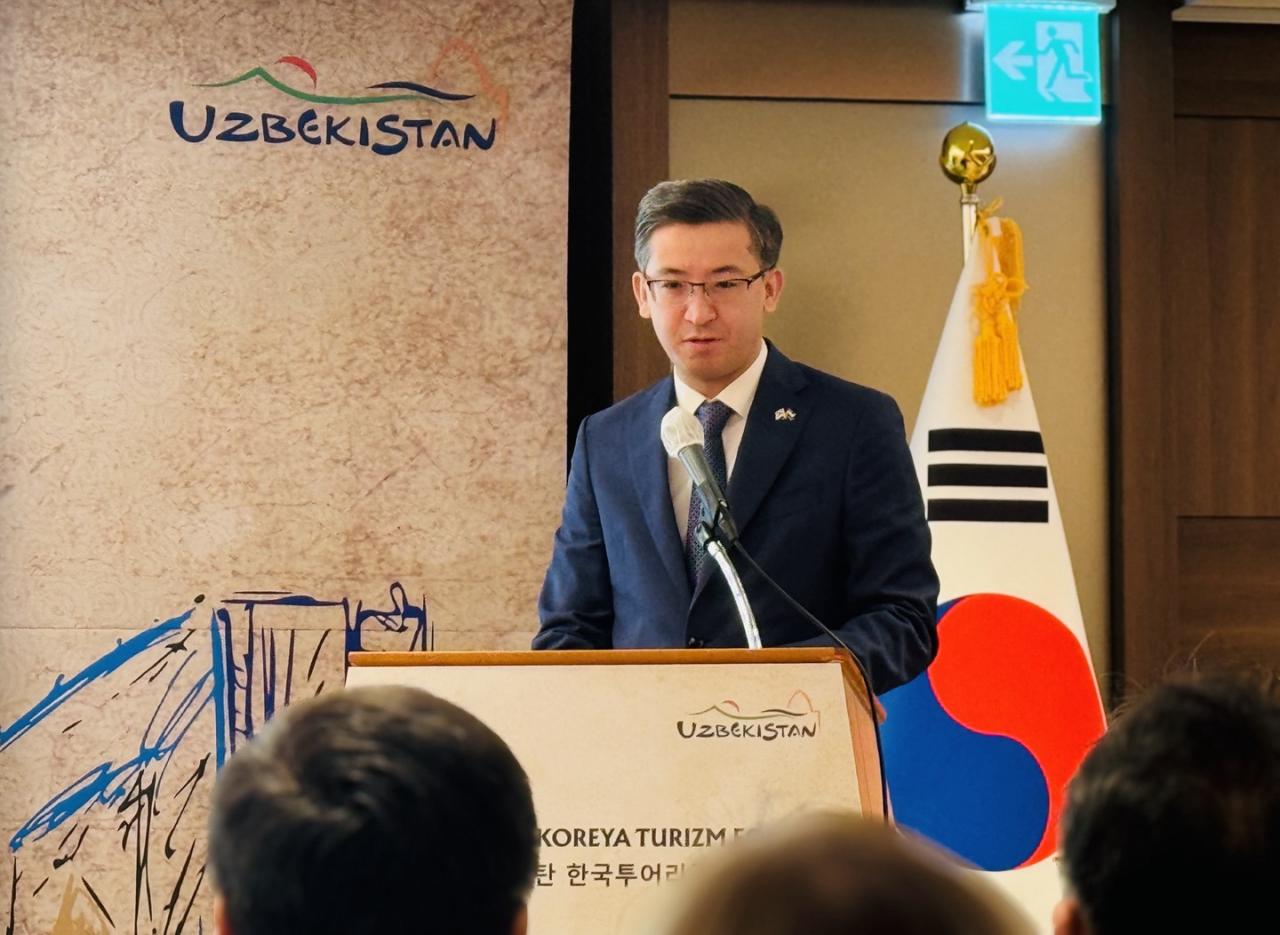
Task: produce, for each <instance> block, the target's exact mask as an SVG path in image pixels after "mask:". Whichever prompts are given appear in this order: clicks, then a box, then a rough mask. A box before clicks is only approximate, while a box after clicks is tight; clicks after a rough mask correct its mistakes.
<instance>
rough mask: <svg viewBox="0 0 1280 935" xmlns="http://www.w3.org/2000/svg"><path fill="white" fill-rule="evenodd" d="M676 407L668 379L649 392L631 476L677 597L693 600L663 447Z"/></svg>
mask: <svg viewBox="0 0 1280 935" xmlns="http://www.w3.org/2000/svg"><path fill="white" fill-rule="evenodd" d="M675 404H676V401H675V388H674V385H673V384H672V382H671V379H670V378H669V377H668V378H667V379H665V380H663V381H662V382H660V383H658V384H657V385H656V386H654V387H653V388H652V389H650V390H649V398H648V399H647V400H646V401H645V405H644V406H643V407H641V409H640V410H639V414H638V415H637V417H636V419H635V421H634V424H633V425H632V428H631V433H630V434H631V438H633V439H634V443H633V444H632V445H631V476H632V479H633V481H634V482H635V485H636V493H637V498H638V499H639V501H640V512H641V513H642V514H643V516H644V519H645V523H646V525H647V526H648V527H649V534H650V535H651V536H652V537H653V542H654V545H655V546H656V547H657V550H658V555H659V556H660V557H661V559H662V565H663V568H665V569H666V571H667V575H668V576H669V577H670V578H671V586H672V587H673V588H675V589H676V591H675V593H677V594H680V595H683V597H682V600H683V601H685V602H687V601H688V600H689V598H690V596H691V595H690V590H689V578H688V576H687V574H686V573H685V568H684V533H683V531H682V530H680V529H677V528H676V517H675V511H674V509H672V506H671V481H670V478H669V475H668V474H667V452H666V450H665V449H664V448H663V447H662V440H661V436H660V434H659V433H660V431H661V428H662V417H663V416H664V415H666V414H667V410H669V409H670V408H671V407H672V406H674V405H675Z"/></svg>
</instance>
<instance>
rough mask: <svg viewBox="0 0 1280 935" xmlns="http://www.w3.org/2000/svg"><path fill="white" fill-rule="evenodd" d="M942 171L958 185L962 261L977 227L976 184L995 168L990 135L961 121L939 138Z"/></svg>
mask: <svg viewBox="0 0 1280 935" xmlns="http://www.w3.org/2000/svg"><path fill="white" fill-rule="evenodd" d="M938 163H939V164H940V165H941V166H942V172H943V174H944V175H946V177H947V178H949V179H951V181H953V182H955V183H956V184H957V185H959V186H960V223H961V225H962V231H961V233H962V234H963V236H964V260H965V262H966V263H968V262H969V245H970V243H971V242H972V240H973V232H974V229H975V228H976V227H977V226H978V185H979V183H981V182H984V181H986V179H987V177H988V176H990V175H991V173H992V172H994V171H995V168H996V149H995V144H994V143H993V142H992V141H991V134H989V133H988V132H987V131H986V128H985V127H981V126H979V125H978V124H976V123H962V124H960V125H958V126H954V127H952V128H951V129H950V130H948V131H947V135H946V136H945V137H943V138H942V154H941V155H940V156H939V157H938Z"/></svg>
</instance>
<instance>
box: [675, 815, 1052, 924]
mask: <svg viewBox="0 0 1280 935" xmlns="http://www.w3.org/2000/svg"><path fill="white" fill-rule="evenodd" d="M733 846H734V848H736V849H737V850H736V853H733V854H731V855H729V857H728V859H727V861H726V862H725V863H724V865H723V866H722V867H720V868H718V870H717V871H715V872H713V873H712V874H711V875H710V877H709V879H707V880H706V881H704V882H703V883H702V885H701V886H700V887H699V888H697V889H695V890H694V892H693V893H692V894H691V900H690V902H689V904H688V905H687V907H686V908H685V911H684V912H683V914H682V915H681V917H680V919H679V920H678V922H677V924H676V926H675V928H674V930H673V933H672V935H989V933H991V935H1014V933H1024V932H1030V931H1031V930H1032V929H1031V926H1030V925H1029V923H1028V922H1027V921H1026V920H1025V919H1024V918H1023V917H1022V916H1021V915H1020V914H1019V913H1018V912H1017V911H1016V910H1014V909H1013V907H1012V906H1010V905H1009V904H1008V903H1006V902H1005V901H1004V899H1003V898H1002V897H1000V896H999V895H998V894H996V893H995V892H994V891H993V890H991V889H990V888H989V887H988V886H987V885H986V884H985V882H984V881H981V880H979V879H977V877H976V876H973V875H968V874H965V873H964V872H962V871H961V870H960V869H959V868H958V867H957V866H956V865H955V864H953V863H952V862H950V861H949V860H948V859H947V858H945V857H943V856H942V855H941V854H940V853H937V852H935V851H934V850H933V849H932V848H930V847H927V846H926V845H924V844H922V843H920V842H917V841H915V840H912V839H910V838H907V837H904V836H903V835H902V834H901V833H900V832H898V831H895V830H894V829H892V828H889V827H888V826H886V825H883V824H880V823H878V822H873V821H868V820H865V819H862V818H859V817H857V816H854V815H842V814H832V813H825V814H815V815H808V816H805V817H803V818H800V819H798V820H793V821H789V822H785V823H783V824H781V825H779V826H777V827H774V828H767V829H765V830H762V831H758V832H755V833H754V834H752V835H750V836H749V837H747V838H744V839H742V840H740V841H738V842H736V843H735V844H734V845H733Z"/></svg>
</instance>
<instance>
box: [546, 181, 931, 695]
mask: <svg viewBox="0 0 1280 935" xmlns="http://www.w3.org/2000/svg"><path fill="white" fill-rule="evenodd" d="M781 247H782V228H781V226H780V225H779V223H778V219H777V216H776V215H775V214H774V212H773V211H772V210H770V209H769V208H767V207H765V206H763V205H758V204H756V202H755V200H754V199H752V197H751V196H750V195H749V194H748V193H747V192H746V191H744V190H743V189H741V188H739V187H738V186H736V185H733V184H731V183H729V182H724V181H719V180H715V179H704V180H696V181H680V182H663V183H661V184H659V185H656V186H655V187H654V188H652V189H651V190H650V191H649V192H648V193H647V194H646V195H645V196H644V198H643V199H642V200H641V202H640V207H639V211H638V213H637V216H636V236H635V252H636V265H637V267H638V269H639V272H637V273H635V274H634V275H633V276H632V280H631V284H632V289H633V290H634V292H635V296H636V302H637V304H638V305H639V309H640V314H641V316H643V317H644V318H647V319H649V320H650V321H652V322H653V330H654V332H655V333H656V334H657V337H658V341H659V342H660V343H661V344H662V347H663V349H664V350H665V351H666V353H667V356H668V357H669V358H670V360H671V365H672V369H673V374H672V376H670V377H665V378H663V379H662V380H660V381H658V382H657V383H656V384H654V385H653V386H651V387H649V388H648V389H645V390H642V391H640V392H639V393H636V394H634V395H633V396H630V397H628V398H627V399H625V400H623V401H622V402H619V403H617V404H615V405H613V406H611V407H610V408H608V409H606V410H604V411H603V412H599V413H596V414H595V415H592V416H590V417H588V418H587V419H585V420H584V421H583V423H582V426H581V427H580V428H579V430H578V438H577V442H576V444H575V447H574V453H573V462H572V465H571V467H570V472H569V485H568V490H567V493H566V496H565V505H564V511H563V514H562V517H561V525H560V529H559V530H558V531H557V532H556V536H555V549H554V554H553V556H552V559H551V565H550V567H549V568H548V569H547V576H546V580H545V581H544V583H543V586H542V594H541V596H540V598H539V601H538V613H539V618H540V620H541V629H540V631H539V632H538V635H537V636H536V637H534V640H533V646H534V648H535V649H606V648H611V647H616V648H620V649H622V648H627V649H633V648H656V647H703V646H711V647H730V646H745V645H746V640H745V638H744V635H743V629H742V626H741V624H740V622H739V616H738V613H737V610H736V609H735V604H734V602H733V598H732V594H731V591H730V589H729V586H728V584H727V583H726V581H725V578H724V576H723V575H722V574H721V573H720V570H719V568H718V567H717V566H716V564H715V562H713V561H711V560H710V559H709V558H708V559H707V560H706V561H703V557H704V552H703V547H702V546H701V545H700V544H699V543H698V540H697V537H696V535H695V532H694V531H695V530H696V527H697V525H698V522H699V518H700V516H701V512H700V508H699V498H698V497H697V496H696V495H693V494H692V491H691V487H692V484H691V481H690V479H689V475H688V474H687V473H686V471H685V469H684V467H683V466H682V464H681V463H680V462H679V461H677V460H676V459H674V458H668V456H667V453H666V451H665V449H664V448H663V443H662V440H661V439H660V437H659V428H660V426H661V423H662V419H663V416H664V415H666V413H667V411H668V410H669V409H671V408H672V407H673V406H677V405H678V406H680V407H681V408H682V409H685V410H687V411H688V412H690V413H694V414H695V415H696V416H697V417H698V420H699V422H701V423H702V426H703V430H704V433H705V438H706V440H705V442H704V447H705V450H706V455H707V461H708V464H709V465H710V469H711V471H712V473H713V474H716V475H719V476H718V480H719V481H720V485H721V486H722V487H723V488H724V489H725V495H726V499H727V500H728V503H729V507H730V511H731V513H732V516H733V519H734V520H735V521H736V524H737V527H738V530H739V533H740V544H741V546H742V548H743V549H745V551H746V552H747V553H748V554H749V555H750V556H751V557H752V558H754V559H755V561H756V563H758V564H759V565H760V566H761V568H763V570H764V571H765V572H766V573H767V574H768V575H769V576H770V577H771V578H773V579H774V581H776V582H777V584H778V585H780V586H781V588H783V589H784V590H785V591H786V592H787V593H788V594H790V595H791V597H793V598H794V599H795V600H796V601H798V602H799V603H800V604H801V605H802V606H804V607H805V608H806V609H807V610H808V611H809V612H810V613H812V614H813V615H815V616H816V617H817V618H818V619H819V620H821V621H823V623H825V624H826V625H827V626H828V627H830V628H831V629H832V630H834V631H835V632H836V633H837V634H838V635H839V636H840V638H841V639H842V640H843V641H844V642H845V643H847V644H848V646H849V647H850V648H851V649H852V650H853V651H854V653H856V654H857V655H858V657H859V658H860V659H861V661H862V663H863V665H864V666H865V668H866V670H867V672H868V674H869V676H870V679H871V683H872V685H871V687H872V689H873V690H874V691H875V692H876V693H877V694H880V693H883V692H886V691H888V690H889V689H891V688H894V687H896V686H898V685H901V684H903V683H904V682H907V681H909V680H910V679H912V678H914V677H915V676H916V675H917V674H918V673H920V672H921V671H923V670H924V668H925V666H927V665H928V664H929V662H930V661H931V660H932V659H933V656H934V653H935V652H936V650H937V633H936V627H935V620H934V615H935V611H936V603H937V597H938V578H937V575H936V574H935V572H934V569H933V564H932V562H931V561H930V558H929V546H930V538H929V527H928V524H927V523H926V521H925V517H924V511H923V507H922V503H921V498H920V487H919V483H918V481H917V480H916V473H915V468H914V467H913V465H912V462H911V455H910V452H909V451H908V449H907V443H906V438H905V434H904V430H903V423H902V416H901V414H900V413H899V411H898V407H897V405H896V404H895V403H894V401H893V400H892V399H891V398H889V397H888V396H886V395H884V394H883V393H879V392H876V391H875V390H871V389H868V388H866V387H862V386H858V385H857V384H854V383H849V382H846V381H844V380H840V379H838V378H836V377H833V376H831V375H829V374H826V373H822V372H821V371H818V370H814V369H813V368H811V367H806V366H804V365H802V364H798V363H795V362H793V361H791V360H788V359H787V358H786V357H784V356H783V355H782V353H781V352H780V351H779V350H778V349H777V348H776V347H774V346H773V345H772V344H770V343H768V342H766V341H765V340H764V338H763V329H764V319H765V316H766V315H768V314H770V313H771V312H773V310H774V309H775V308H777V305H778V298H779V297H780V296H781V294H782V286H783V272H782V270H781V269H779V268H778V267H777V262H778V254H779V252H780V250H781ZM726 481H727V486H726ZM691 500H692V501H693V507H692V509H691V508H690V501H691ZM731 557H732V558H733V560H734V565H735V566H736V567H737V569H738V572H739V574H740V575H741V577H742V581H743V587H744V589H745V592H746V596H747V599H748V600H749V602H750V604H751V607H752V610H753V611H754V613H755V617H756V619H757V621H758V625H759V630H760V637H761V641H762V642H763V644H764V645H765V646H803V645H832V641H831V638H830V637H829V636H826V635H823V634H822V633H821V632H820V631H819V630H818V629H817V628H816V627H815V626H814V625H813V623H812V622H810V621H808V620H806V619H805V618H804V617H803V616H802V615H801V614H799V613H797V612H796V611H795V610H794V609H793V608H792V607H791V606H790V605H789V604H788V603H787V601H786V600H785V598H784V597H782V595H780V594H779V593H778V591H777V589H776V588H775V587H773V586H772V585H770V583H769V582H768V581H766V580H765V578H764V577H763V576H761V575H760V574H759V572H757V571H756V570H755V569H754V568H752V567H751V565H750V564H749V563H748V562H746V561H745V560H743V559H742V558H741V556H739V555H732V556H731Z"/></svg>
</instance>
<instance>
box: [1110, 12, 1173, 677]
mask: <svg viewBox="0 0 1280 935" xmlns="http://www.w3.org/2000/svg"><path fill="white" fill-rule="evenodd" d="M1171 25H1172V24H1171V21H1170V19H1169V8H1168V5H1167V3H1165V2H1163V0H1126V2H1124V3H1122V4H1120V5H1119V6H1117V8H1116V10H1115V12H1114V13H1113V14H1112V20H1111V26H1112V29H1113V35H1112V42H1111V48H1112V54H1113V56H1114V59H1113V66H1112V71H1111V74H1112V76H1113V79H1114V82H1115V83H1114V86H1113V91H1112V100H1113V101H1114V102H1115V106H1114V110H1113V112H1112V114H1111V115H1110V116H1111V118H1112V119H1111V120H1110V123H1109V134H1110V135H1109V150H1110V152H1109V163H1110V178H1109V184H1108V189H1109V192H1108V203H1109V207H1108V214H1109V221H1110V223H1109V227H1110V231H1109V238H1108V240H1109V244H1108V253H1109V267H1110V268H1109V270H1108V273H1109V275H1108V292H1109V303H1108V304H1109V306H1110V319H1111V329H1110V335H1109V338H1110V340H1109V344H1110V350H1111V371H1112V380H1111V414H1112V426H1111V437H1112V443H1111V450H1112V453H1113V462H1112V466H1113V471H1114V475H1113V482H1112V494H1113V496H1112V504H1113V513H1112V522H1111V528H1112V553H1113V556H1114V565H1113V569H1112V581H1113V582H1114V585H1113V587H1114V592H1113V593H1114V596H1115V601H1114V604H1113V607H1112V615H1111V618H1112V620H1113V621H1119V622H1120V623H1119V625H1117V626H1115V627H1114V628H1113V637H1114V642H1113V644H1112V656H1111V658H1112V664H1113V666H1117V667H1119V668H1121V669H1123V671H1124V673H1125V675H1126V677H1127V678H1128V680H1129V681H1130V682H1132V681H1134V680H1137V681H1143V680H1150V679H1151V678H1153V677H1155V676H1156V675H1157V674H1158V673H1159V672H1160V671H1161V670H1162V667H1163V663H1164V660H1163V658H1162V657H1161V652H1160V642H1161V639H1162V632H1163V630H1164V629H1165V628H1166V627H1167V626H1168V622H1169V621H1170V620H1172V619H1173V611H1174V608H1173V600H1172V594H1171V592H1170V589H1169V582H1170V581H1172V580H1173V575H1174V572H1175V562H1174V548H1173V546H1174V541H1175V540H1174V531H1173V523H1172V506H1173V496H1172V492H1173V486H1172V485H1171V484H1166V483H1164V482H1163V478H1165V477H1166V472H1167V471H1168V470H1169V468H1170V465H1171V464H1173V463H1174V458H1175V456H1176V452H1175V448H1174V444H1175V442H1174V435H1173V424H1174V423H1173V414H1172V411H1171V401H1170V399H1169V398H1168V389H1167V388H1168V386H1169V383H1170V378H1169V376H1168V374H1167V372H1166V371H1167V367H1168V365H1167V363H1166V362H1167V361H1168V359H1169V353H1168V350H1169V346H1170V344H1171V341H1170V338H1169V334H1168V330H1169V329H1168V328H1167V324H1168V316H1169V309H1170V307H1171V305H1172V303H1171V301H1170V298H1171V297H1170V294H1169V285H1168V270H1169V266H1170V262H1169V244H1168V231H1169V220H1170V214H1171V209H1170V203H1171V199H1172V195H1173V189H1174V176H1173V157H1172V154H1173V75H1172V71H1173V62H1172V54H1171V40H1170V32H1171ZM1118 687H1119V686H1117V688H1118Z"/></svg>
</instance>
